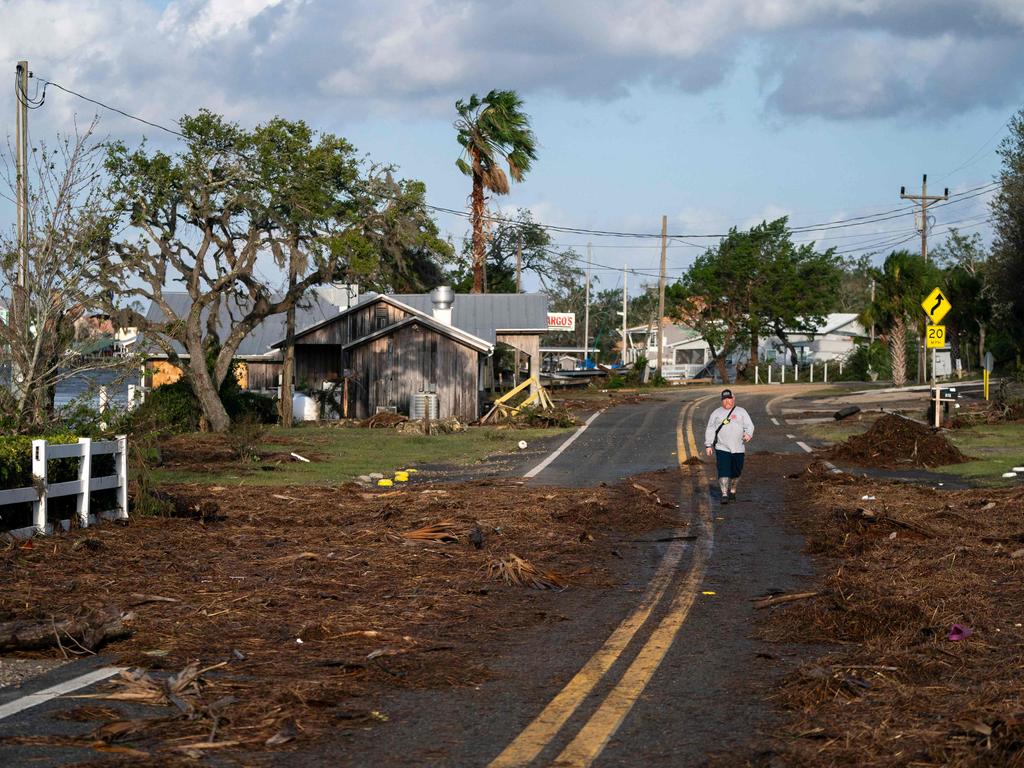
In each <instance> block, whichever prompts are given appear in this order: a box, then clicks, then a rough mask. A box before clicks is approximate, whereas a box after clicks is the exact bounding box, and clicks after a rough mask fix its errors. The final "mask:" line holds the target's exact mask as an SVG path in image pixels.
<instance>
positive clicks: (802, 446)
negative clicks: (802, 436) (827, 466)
mask: <svg viewBox="0 0 1024 768" xmlns="http://www.w3.org/2000/svg"><path fill="white" fill-rule="evenodd" d="M796 444H797V445H799V446H800V447H801V448H803V449H804V450H805V451H807V452H808V453H813V452H814V449H813V448H811V446H809V445H808V444H807V443H805V442H803V441H802V440H797V441H796Z"/></svg>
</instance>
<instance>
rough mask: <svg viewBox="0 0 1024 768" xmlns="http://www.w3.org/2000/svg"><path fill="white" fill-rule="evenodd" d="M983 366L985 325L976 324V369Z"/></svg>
mask: <svg viewBox="0 0 1024 768" xmlns="http://www.w3.org/2000/svg"><path fill="white" fill-rule="evenodd" d="M984 364H985V324H984V323H978V367H979V368H980V367H981V366H982V365H984Z"/></svg>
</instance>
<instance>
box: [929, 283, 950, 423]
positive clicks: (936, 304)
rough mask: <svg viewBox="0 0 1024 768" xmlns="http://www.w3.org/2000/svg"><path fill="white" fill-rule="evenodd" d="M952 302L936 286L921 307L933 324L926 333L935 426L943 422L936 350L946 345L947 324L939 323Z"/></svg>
mask: <svg viewBox="0 0 1024 768" xmlns="http://www.w3.org/2000/svg"><path fill="white" fill-rule="evenodd" d="M952 306H953V305H952V304H950V303H949V299H947V298H946V294H944V293H943V292H942V289H941V288H935V290H933V291H932V292H931V293H929V294H928V295H927V296H926V297H925V300H924V301H922V302H921V309H923V310H924V313H925V314H926V315H927V316H928V320H929V321H930V322H931V325H929V326H928V330H927V333H926V334H925V335H926V339H927V345H928V348H929V349H931V351H932V387H934V388H935V426H936V427H938V426H939V425H940V424H941V420H940V417H939V401H940V397H939V387H938V380H937V377H936V375H935V358H936V352H935V350H937V349H939V348H940V347H944V346H946V326H944V325H939V323H940V322H942V318H944V317H945V316H946V313H947V312H949V310H950V309H951V308H952Z"/></svg>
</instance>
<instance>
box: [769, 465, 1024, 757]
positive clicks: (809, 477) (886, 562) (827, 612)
mask: <svg viewBox="0 0 1024 768" xmlns="http://www.w3.org/2000/svg"><path fill="white" fill-rule="evenodd" d="M810 469H811V471H809V472H807V473H805V474H804V475H803V476H802V477H800V478H799V479H797V480H796V482H795V483H794V488H793V489H792V493H791V494H790V496H791V497H792V498H793V499H794V500H797V503H798V504H799V506H798V507H797V508H795V509H794V510H793V520H794V521H795V523H796V524H797V525H798V526H799V527H800V528H801V529H802V531H803V532H804V533H805V534H806V536H807V550H808V552H810V553H811V554H812V555H815V556H817V557H818V558H820V560H819V566H820V568H819V570H820V571H821V572H823V573H824V574H825V576H824V578H823V579H822V580H821V583H820V585H816V587H817V589H816V591H817V592H818V594H817V595H813V593H808V597H807V598H806V599H802V600H798V601H793V602H789V603H787V604H783V605H779V606H777V607H773V608H771V611H772V613H771V615H770V617H769V618H768V619H767V621H766V623H765V625H764V626H763V627H762V634H763V636H764V637H765V638H766V639H768V640H771V641H774V642H785V643H793V642H800V643H806V644H808V645H809V647H813V648H815V649H816V650H817V649H819V648H822V647H824V648H828V649H830V651H829V652H828V653H827V654H826V655H824V656H822V657H819V658H817V659H815V660H814V661H812V662H810V663H808V664H805V665H804V666H803V667H802V668H801V669H799V670H798V671H797V672H795V673H793V674H790V675H789V676H788V677H786V678H785V679H784V680H783V682H782V683H781V685H780V686H779V687H778V688H777V689H776V691H775V694H774V697H773V698H774V699H775V700H776V701H777V702H778V703H779V704H781V705H782V706H783V708H784V709H786V710H788V712H789V720H788V722H787V723H786V724H785V725H784V727H783V728H782V730H781V731H780V732H779V733H778V735H777V737H776V738H774V739H773V743H772V745H771V749H772V752H773V753H774V755H775V758H776V759H777V760H779V762H780V764H785V765H792V766H817V765H850V766H853V765H856V766H895V765H922V766H923V765H954V766H980V765H1020V764H1022V763H1024V706H1022V705H1021V701H1020V685H1021V676H1020V672H1019V670H1020V661H1019V660H1020V647H1021V643H1022V642H1024V626H1022V624H1024V621H1022V619H1024V614H1022V613H1021V610H1022V609H1021V606H1022V605H1024V579H1022V575H1024V571H1022V568H1024V562H1022V561H1021V560H1017V559H1013V557H1012V552H1013V551H1014V550H1015V549H1016V547H1017V546H1018V545H1019V542H1021V541H1024V489H1020V488H1016V489H998V490H996V489H974V490H960V491H943V490H936V489H932V488H926V487H919V486H911V485H906V484H900V483H896V482H893V481H887V480H879V479H871V478H866V477H865V478H853V477H851V476H849V475H839V476H836V475H833V474H831V473H829V472H828V471H827V470H826V468H824V467H822V466H820V464H816V465H812V467H811V468H810ZM869 496H871V497H876V499H875V500H870V501H869V500H866V497H869ZM801 502H803V503H801ZM897 531H898V532H899V535H898V536H894V535H893V534H895V533H896V532H897ZM964 723H969V724H972V725H970V726H965V725H964Z"/></svg>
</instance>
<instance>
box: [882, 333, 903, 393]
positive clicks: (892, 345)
mask: <svg viewBox="0 0 1024 768" xmlns="http://www.w3.org/2000/svg"><path fill="white" fill-rule="evenodd" d="M886 341H887V342H888V343H889V364H890V365H891V367H892V384H893V386H894V387H905V386H906V385H907V327H906V325H905V323H904V322H903V320H897V321H896V322H895V323H893V326H892V328H890V329H889V334H888V338H887V339H886Z"/></svg>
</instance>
